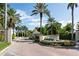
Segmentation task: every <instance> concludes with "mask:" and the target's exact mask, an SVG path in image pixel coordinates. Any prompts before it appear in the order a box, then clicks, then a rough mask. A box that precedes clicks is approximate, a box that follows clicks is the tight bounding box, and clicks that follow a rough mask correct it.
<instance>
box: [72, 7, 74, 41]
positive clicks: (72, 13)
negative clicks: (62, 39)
mask: <svg viewBox="0 0 79 59" xmlns="http://www.w3.org/2000/svg"><path fill="white" fill-rule="evenodd" d="M73 36H74V7H73V8H72V40H73V39H74V38H73Z"/></svg>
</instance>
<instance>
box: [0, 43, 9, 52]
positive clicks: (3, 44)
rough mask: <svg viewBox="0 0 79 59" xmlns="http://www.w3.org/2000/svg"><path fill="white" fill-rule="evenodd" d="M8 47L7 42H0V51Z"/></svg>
mask: <svg viewBox="0 0 79 59" xmlns="http://www.w3.org/2000/svg"><path fill="white" fill-rule="evenodd" d="M9 45H10V43H9V42H0V51H1V50H3V49H4V48H6V47H8V46H9Z"/></svg>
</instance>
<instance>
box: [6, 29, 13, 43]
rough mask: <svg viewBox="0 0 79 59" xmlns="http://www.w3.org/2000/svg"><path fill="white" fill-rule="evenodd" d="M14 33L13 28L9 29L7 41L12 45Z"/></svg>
mask: <svg viewBox="0 0 79 59" xmlns="http://www.w3.org/2000/svg"><path fill="white" fill-rule="evenodd" d="M12 31H13V29H12V28H8V30H7V41H8V42H10V43H11V42H12Z"/></svg>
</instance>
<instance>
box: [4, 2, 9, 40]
mask: <svg viewBox="0 0 79 59" xmlns="http://www.w3.org/2000/svg"><path fill="white" fill-rule="evenodd" d="M4 22H5V40H6V41H8V40H7V3H5V20H4Z"/></svg>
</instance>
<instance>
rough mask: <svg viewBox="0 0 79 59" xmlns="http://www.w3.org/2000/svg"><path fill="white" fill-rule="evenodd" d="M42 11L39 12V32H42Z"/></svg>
mask: <svg viewBox="0 0 79 59" xmlns="http://www.w3.org/2000/svg"><path fill="white" fill-rule="evenodd" d="M42 16H43V14H42V12H41V13H40V33H41V34H42Z"/></svg>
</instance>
